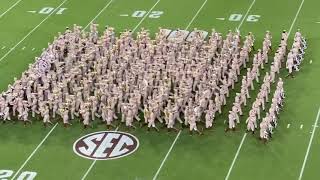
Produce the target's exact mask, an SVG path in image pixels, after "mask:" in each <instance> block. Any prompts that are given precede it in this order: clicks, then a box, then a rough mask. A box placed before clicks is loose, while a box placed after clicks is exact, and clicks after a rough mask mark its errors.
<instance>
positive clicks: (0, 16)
mask: <svg viewBox="0 0 320 180" xmlns="http://www.w3.org/2000/svg"><path fill="white" fill-rule="evenodd" d="M20 1H22V0H18V1H17V2H16V3H14V4H13V5H12V6H11V7H9V9H7V10H6V11H5V12H3V13H2V14H1V15H0V19H1V18H2V17H3V16H4V15H5V14H7V12H9V11H10V10H11V9H12V8H14V7H15V6H16V5H17V4H19V3H20Z"/></svg>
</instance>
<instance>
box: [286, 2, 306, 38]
mask: <svg viewBox="0 0 320 180" xmlns="http://www.w3.org/2000/svg"><path fill="white" fill-rule="evenodd" d="M303 3H304V0H302V1H301V3H300V6H299V9H298V11H297V13H296V16H295V17H294V19H293V22H292V24H291V26H290V29H289V32H288V36H290V33H291V31H292V28H293V26H294V24H295V23H296V20H297V18H298V16H299V13H300V11H301V8H302V5H303Z"/></svg>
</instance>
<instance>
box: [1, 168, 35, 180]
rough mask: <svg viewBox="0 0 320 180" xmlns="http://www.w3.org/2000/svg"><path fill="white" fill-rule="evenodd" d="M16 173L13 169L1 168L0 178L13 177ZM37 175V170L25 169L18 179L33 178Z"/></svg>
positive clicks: (30, 179)
mask: <svg viewBox="0 0 320 180" xmlns="http://www.w3.org/2000/svg"><path fill="white" fill-rule="evenodd" d="M13 174H14V171H12V170H0V180H8V179H11V178H10V177H12V176H13ZM36 176H37V173H36V172H31V171H24V172H22V173H20V174H19V175H18V176H17V178H16V180H33V179H34V178H35V177H36Z"/></svg>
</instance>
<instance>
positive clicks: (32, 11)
mask: <svg viewBox="0 0 320 180" xmlns="http://www.w3.org/2000/svg"><path fill="white" fill-rule="evenodd" d="M27 12H29V13H36V12H37V11H27Z"/></svg>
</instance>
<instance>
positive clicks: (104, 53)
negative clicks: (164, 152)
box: [0, 24, 307, 139]
mask: <svg viewBox="0 0 320 180" xmlns="http://www.w3.org/2000/svg"><path fill="white" fill-rule="evenodd" d="M201 32H202V31H199V30H197V29H195V30H194V31H193V33H194V35H193V36H192V39H191V40H190V39H189V40H188V41H187V40H186V38H185V36H184V33H182V31H180V30H177V31H175V34H174V36H172V35H171V36H170V38H168V34H167V33H166V30H165V29H161V28H160V30H159V32H158V33H156V34H155V38H154V39H152V38H151V35H150V33H149V32H148V30H145V29H142V30H141V32H138V33H137V36H136V37H134V34H133V33H132V32H131V31H125V32H122V33H121V34H120V36H119V37H117V35H116V32H115V30H114V29H113V28H112V27H106V29H105V31H104V32H103V35H102V36H99V33H98V25H97V24H92V25H91V27H90V32H88V33H87V32H84V31H82V29H81V27H79V26H77V25H74V27H73V29H72V30H71V29H69V28H67V30H66V31H65V33H59V35H58V37H55V38H54V41H53V43H52V44H48V48H47V49H44V50H43V53H42V54H41V56H40V57H36V59H35V63H34V64H30V65H29V68H28V70H26V71H25V72H23V73H22V76H21V78H20V79H17V78H15V79H14V83H13V84H12V85H9V86H8V90H7V91H5V92H3V93H2V94H1V95H0V118H1V119H2V120H3V122H6V121H8V120H11V118H12V117H17V119H18V120H20V121H23V122H24V123H25V124H28V123H32V121H31V120H32V119H33V117H36V116H39V117H41V118H42V120H43V124H44V125H45V126H47V125H48V124H51V123H52V120H53V119H57V118H59V119H60V118H61V119H62V121H63V123H64V126H65V127H68V126H69V125H71V123H72V122H73V121H72V120H73V119H80V121H81V122H82V123H83V125H84V128H87V127H88V126H90V125H91V124H92V121H95V120H98V119H99V121H101V123H104V124H105V125H106V126H107V127H108V128H109V127H115V126H116V123H117V122H121V123H124V124H125V125H126V126H127V127H128V128H130V127H132V128H136V127H135V126H134V124H136V123H134V122H135V121H139V122H140V123H139V124H140V125H141V126H142V125H146V126H147V127H148V130H149V129H151V128H154V129H156V130H157V131H159V129H158V127H157V125H159V124H163V126H165V127H167V128H168V130H176V131H178V130H179V127H180V126H178V125H177V123H179V124H182V127H184V126H186V127H189V130H190V132H191V133H192V132H193V131H195V132H198V133H199V134H202V130H200V129H199V128H198V125H199V123H204V127H205V128H211V127H213V125H214V119H215V116H216V114H217V113H219V114H221V112H222V107H223V106H225V105H226V103H227V97H229V91H230V89H234V85H235V83H236V82H238V81H241V90H240V92H239V93H237V95H236V97H235V101H234V103H233V106H232V108H231V110H230V111H229V115H228V121H227V122H228V128H227V129H226V131H227V130H229V129H234V128H235V127H236V125H237V123H240V118H239V115H240V116H241V115H243V113H242V108H243V106H246V105H247V99H248V98H250V90H254V81H256V82H257V83H259V82H260V80H259V77H260V71H261V70H260V69H264V66H265V64H267V63H269V62H270V60H269V59H268V55H269V54H270V52H271V40H272V36H271V33H270V32H268V31H267V32H266V34H265V37H264V41H263V44H262V50H260V49H258V50H257V53H256V54H253V52H254V46H253V45H254V41H255V38H254V36H253V34H252V33H249V34H248V35H247V36H245V37H244V38H241V35H240V33H239V32H231V31H229V32H228V33H227V35H226V37H225V38H223V37H222V35H221V34H220V33H218V32H216V31H215V30H212V32H210V36H209V38H208V39H206V38H205V37H204V35H203V33H201ZM287 41H288V33H287V32H285V31H283V33H282V39H281V42H280V45H279V47H278V49H277V51H276V53H275V55H274V59H273V62H272V63H271V68H270V72H267V73H266V75H265V76H264V78H263V82H262V85H261V88H260V90H259V93H258V95H257V97H256V100H255V102H254V103H253V104H252V109H251V110H250V112H249V117H248V119H247V121H246V123H247V130H248V131H252V132H254V131H255V129H257V128H258V120H259V119H261V117H260V116H261V115H260V114H261V110H260V108H262V110H265V103H266V102H268V101H269V97H268V96H269V94H270V93H271V86H272V84H273V83H275V79H276V74H278V73H279V71H280V69H281V66H282V63H284V62H286V63H285V64H286V68H287V69H288V71H289V75H290V76H292V77H293V74H292V73H293V71H299V65H300V64H301V61H302V60H303V55H304V52H305V49H306V47H307V46H306V41H305V39H304V38H303V36H302V35H301V33H300V32H299V31H298V32H296V34H295V38H294V43H293V46H292V49H291V50H290V51H289V53H288V55H287ZM286 55H287V56H286ZM251 56H253V62H252V66H251V65H250V68H249V65H248V63H249V62H251V61H250V60H249V57H251ZM247 67H248V68H247ZM243 68H247V73H246V74H245V76H243V77H242V80H241V79H240V71H241V69H243ZM283 99H284V89H283V81H282V79H281V78H279V80H278V82H277V88H276V91H275V92H274V96H273V98H272V100H271V102H272V104H271V107H270V109H269V111H268V113H267V114H266V117H264V118H262V121H261V122H260V137H261V138H263V139H269V137H271V134H272V132H273V131H272V129H273V128H275V127H276V126H277V116H278V114H279V110H280V109H281V107H282V106H283Z"/></svg>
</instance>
